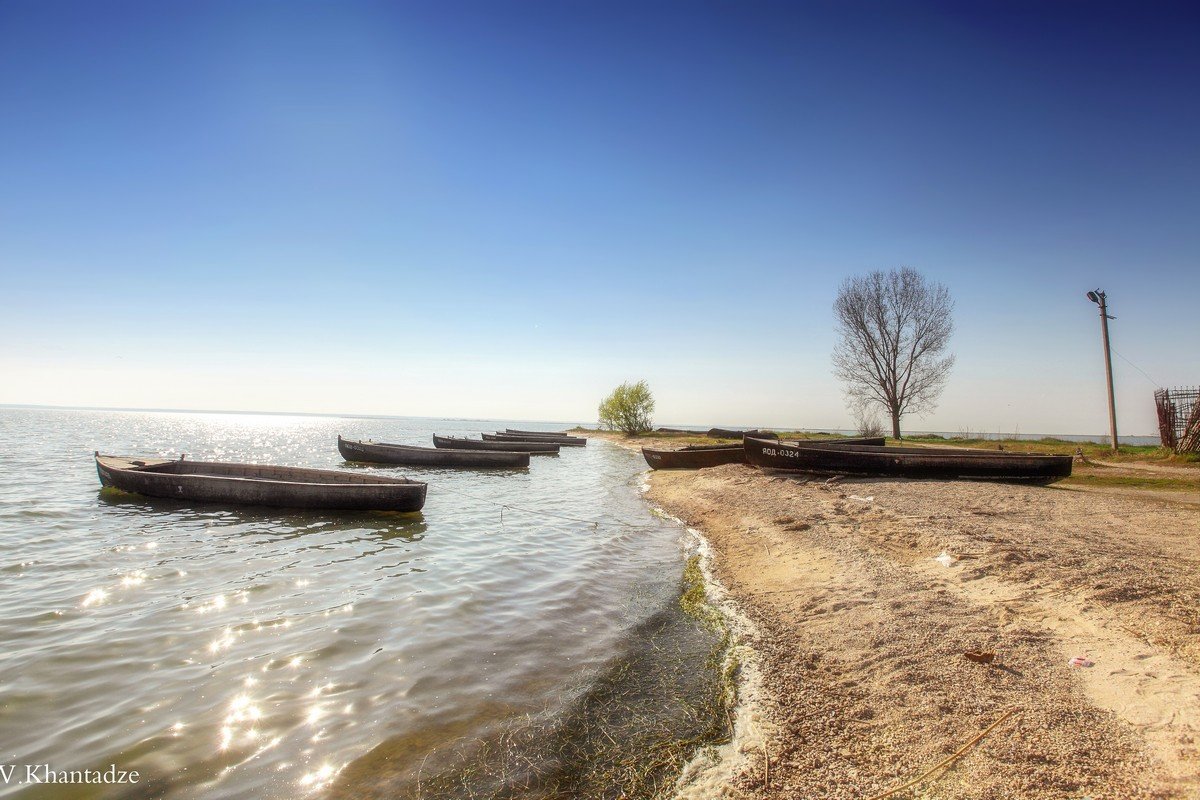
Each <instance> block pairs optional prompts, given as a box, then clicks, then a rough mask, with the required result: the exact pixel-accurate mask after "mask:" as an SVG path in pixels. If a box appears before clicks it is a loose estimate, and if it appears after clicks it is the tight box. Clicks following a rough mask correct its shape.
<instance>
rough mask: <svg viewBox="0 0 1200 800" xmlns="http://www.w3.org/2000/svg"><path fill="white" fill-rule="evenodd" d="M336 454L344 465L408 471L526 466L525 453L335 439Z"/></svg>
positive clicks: (526, 458) (516, 467)
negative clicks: (385, 466) (406, 468)
mask: <svg viewBox="0 0 1200 800" xmlns="http://www.w3.org/2000/svg"><path fill="white" fill-rule="evenodd" d="M338 451H339V452H341V454H342V458H344V459H346V460H347V461H365V462H368V463H372V464H405V465H407V466H410V467H457V468H461V469H489V468H491V469H520V468H522V467H528V466H529V453H525V452H519V451H512V452H505V451H503V450H448V449H439V448H436V447H410V446H409V445H403V444H390V443H388V442H371V441H361V440H360V441H353V440H350V439H343V438H342V437H341V436H338Z"/></svg>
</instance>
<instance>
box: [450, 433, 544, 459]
mask: <svg viewBox="0 0 1200 800" xmlns="http://www.w3.org/2000/svg"><path fill="white" fill-rule="evenodd" d="M433 446H434V447H444V448H446V449H448V450H503V451H505V452H509V453H512V452H517V453H533V454H535V455H543V454H546V453H557V452H558V442H514V441H508V442H496V441H487V440H485V439H462V438H459V437H457V436H438V435H437V434H436V433H435V434H434V435H433Z"/></svg>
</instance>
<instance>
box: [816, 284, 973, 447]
mask: <svg viewBox="0 0 1200 800" xmlns="http://www.w3.org/2000/svg"><path fill="white" fill-rule="evenodd" d="M953 310H954V303H953V301H951V299H950V292H949V291H948V290H947V289H946V287H945V286H943V285H942V284H940V283H932V282H930V281H927V280H925V278H924V276H922V275H921V273H919V272H917V271H916V270H914V269H911V268H909V267H901V268H900V269H898V270H891V271H889V272H879V271H877V272H872V273H870V274H869V275H863V276H859V277H854V278H847V279H846V280H845V281H843V282H842V286H841V288H840V289H838V296H837V300H836V301H835V302H834V304H833V311H834V315H835V316H836V318H837V329H838V333H839V335H840V336H841V341H839V342H838V344H837V347H835V348H834V350H833V372H834V375H836V376H837V377H838V379H840V380H841V381H842V382H843V383H845V384H846V396H847V398H848V399H849V400H850V404H851V406H852V407H853V408H854V409H855V410H856V413H858V414H863V413H864V412H865V411H866V410H867V409H869V408H870V407H871V406H875V405H878V406H882V407H883V408H884V409H885V410H886V411H887V412H888V415H889V416H890V417H891V419H892V436H893V437H895V438H897V439H899V438H900V418H901V417H902V416H904V415H905V414H907V413H909V412H914V413H925V412H929V411H932V410H933V409H934V408H935V407H936V406H937V400H938V396H939V395H940V394H941V393H942V388H943V387H944V386H945V385H946V379H947V378H948V377H949V375H950V368H951V367H953V366H954V356H953V355H952V354H946V348H947V347H948V346H949V344H950V334H951V333H953V332H954V320H953V319H952V318H951V313H952V312H953Z"/></svg>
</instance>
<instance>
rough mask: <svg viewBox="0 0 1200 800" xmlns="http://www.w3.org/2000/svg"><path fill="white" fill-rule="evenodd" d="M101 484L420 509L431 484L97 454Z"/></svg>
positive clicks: (175, 495) (169, 493) (204, 495)
mask: <svg viewBox="0 0 1200 800" xmlns="http://www.w3.org/2000/svg"><path fill="white" fill-rule="evenodd" d="M96 472H97V473H98V474H99V475H100V483H101V484H102V485H103V486H106V487H115V488H117V489H121V490H122V491H126V492H134V493H136V494H142V495H147V496H149V497H169V498H172V499H174V500H191V501H194V502H197V503H217V504H220V505H243V506H274V507H276V508H313V509H316V508H319V509H343V510H357V511H420V510H421V507H422V506H424V505H425V490H426V488H427V486H426V484H424V483H421V482H420V481H412V480H409V479H407V478H385V477H382V476H379V475H364V474H361V473H355V472H343V471H340V470H332V469H307V468H305V467H280V466H273V465H269V464H233V463H225V462H219V461H187V460H185V459H184V458H182V457H180V459H179V460H178V461H171V460H168V459H158V458H147V459H133V458H127V457H122V456H102V455H100V454H99V453H96Z"/></svg>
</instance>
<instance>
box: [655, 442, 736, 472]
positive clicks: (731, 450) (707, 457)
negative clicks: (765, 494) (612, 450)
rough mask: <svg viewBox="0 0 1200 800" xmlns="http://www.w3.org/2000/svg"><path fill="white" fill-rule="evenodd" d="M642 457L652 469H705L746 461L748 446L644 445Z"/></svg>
mask: <svg viewBox="0 0 1200 800" xmlns="http://www.w3.org/2000/svg"><path fill="white" fill-rule="evenodd" d="M642 457H643V458H645V459H646V463H647V464H649V465H650V468H651V469H703V468H705V467H718V466H720V465H721V464H741V463H744V462H745V461H746V448H745V447H743V446H742V445H740V444H732V445H731V444H695V445H692V446H690V447H681V448H679V449H678V450H654V449H652V448H649V447H643V448H642Z"/></svg>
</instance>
